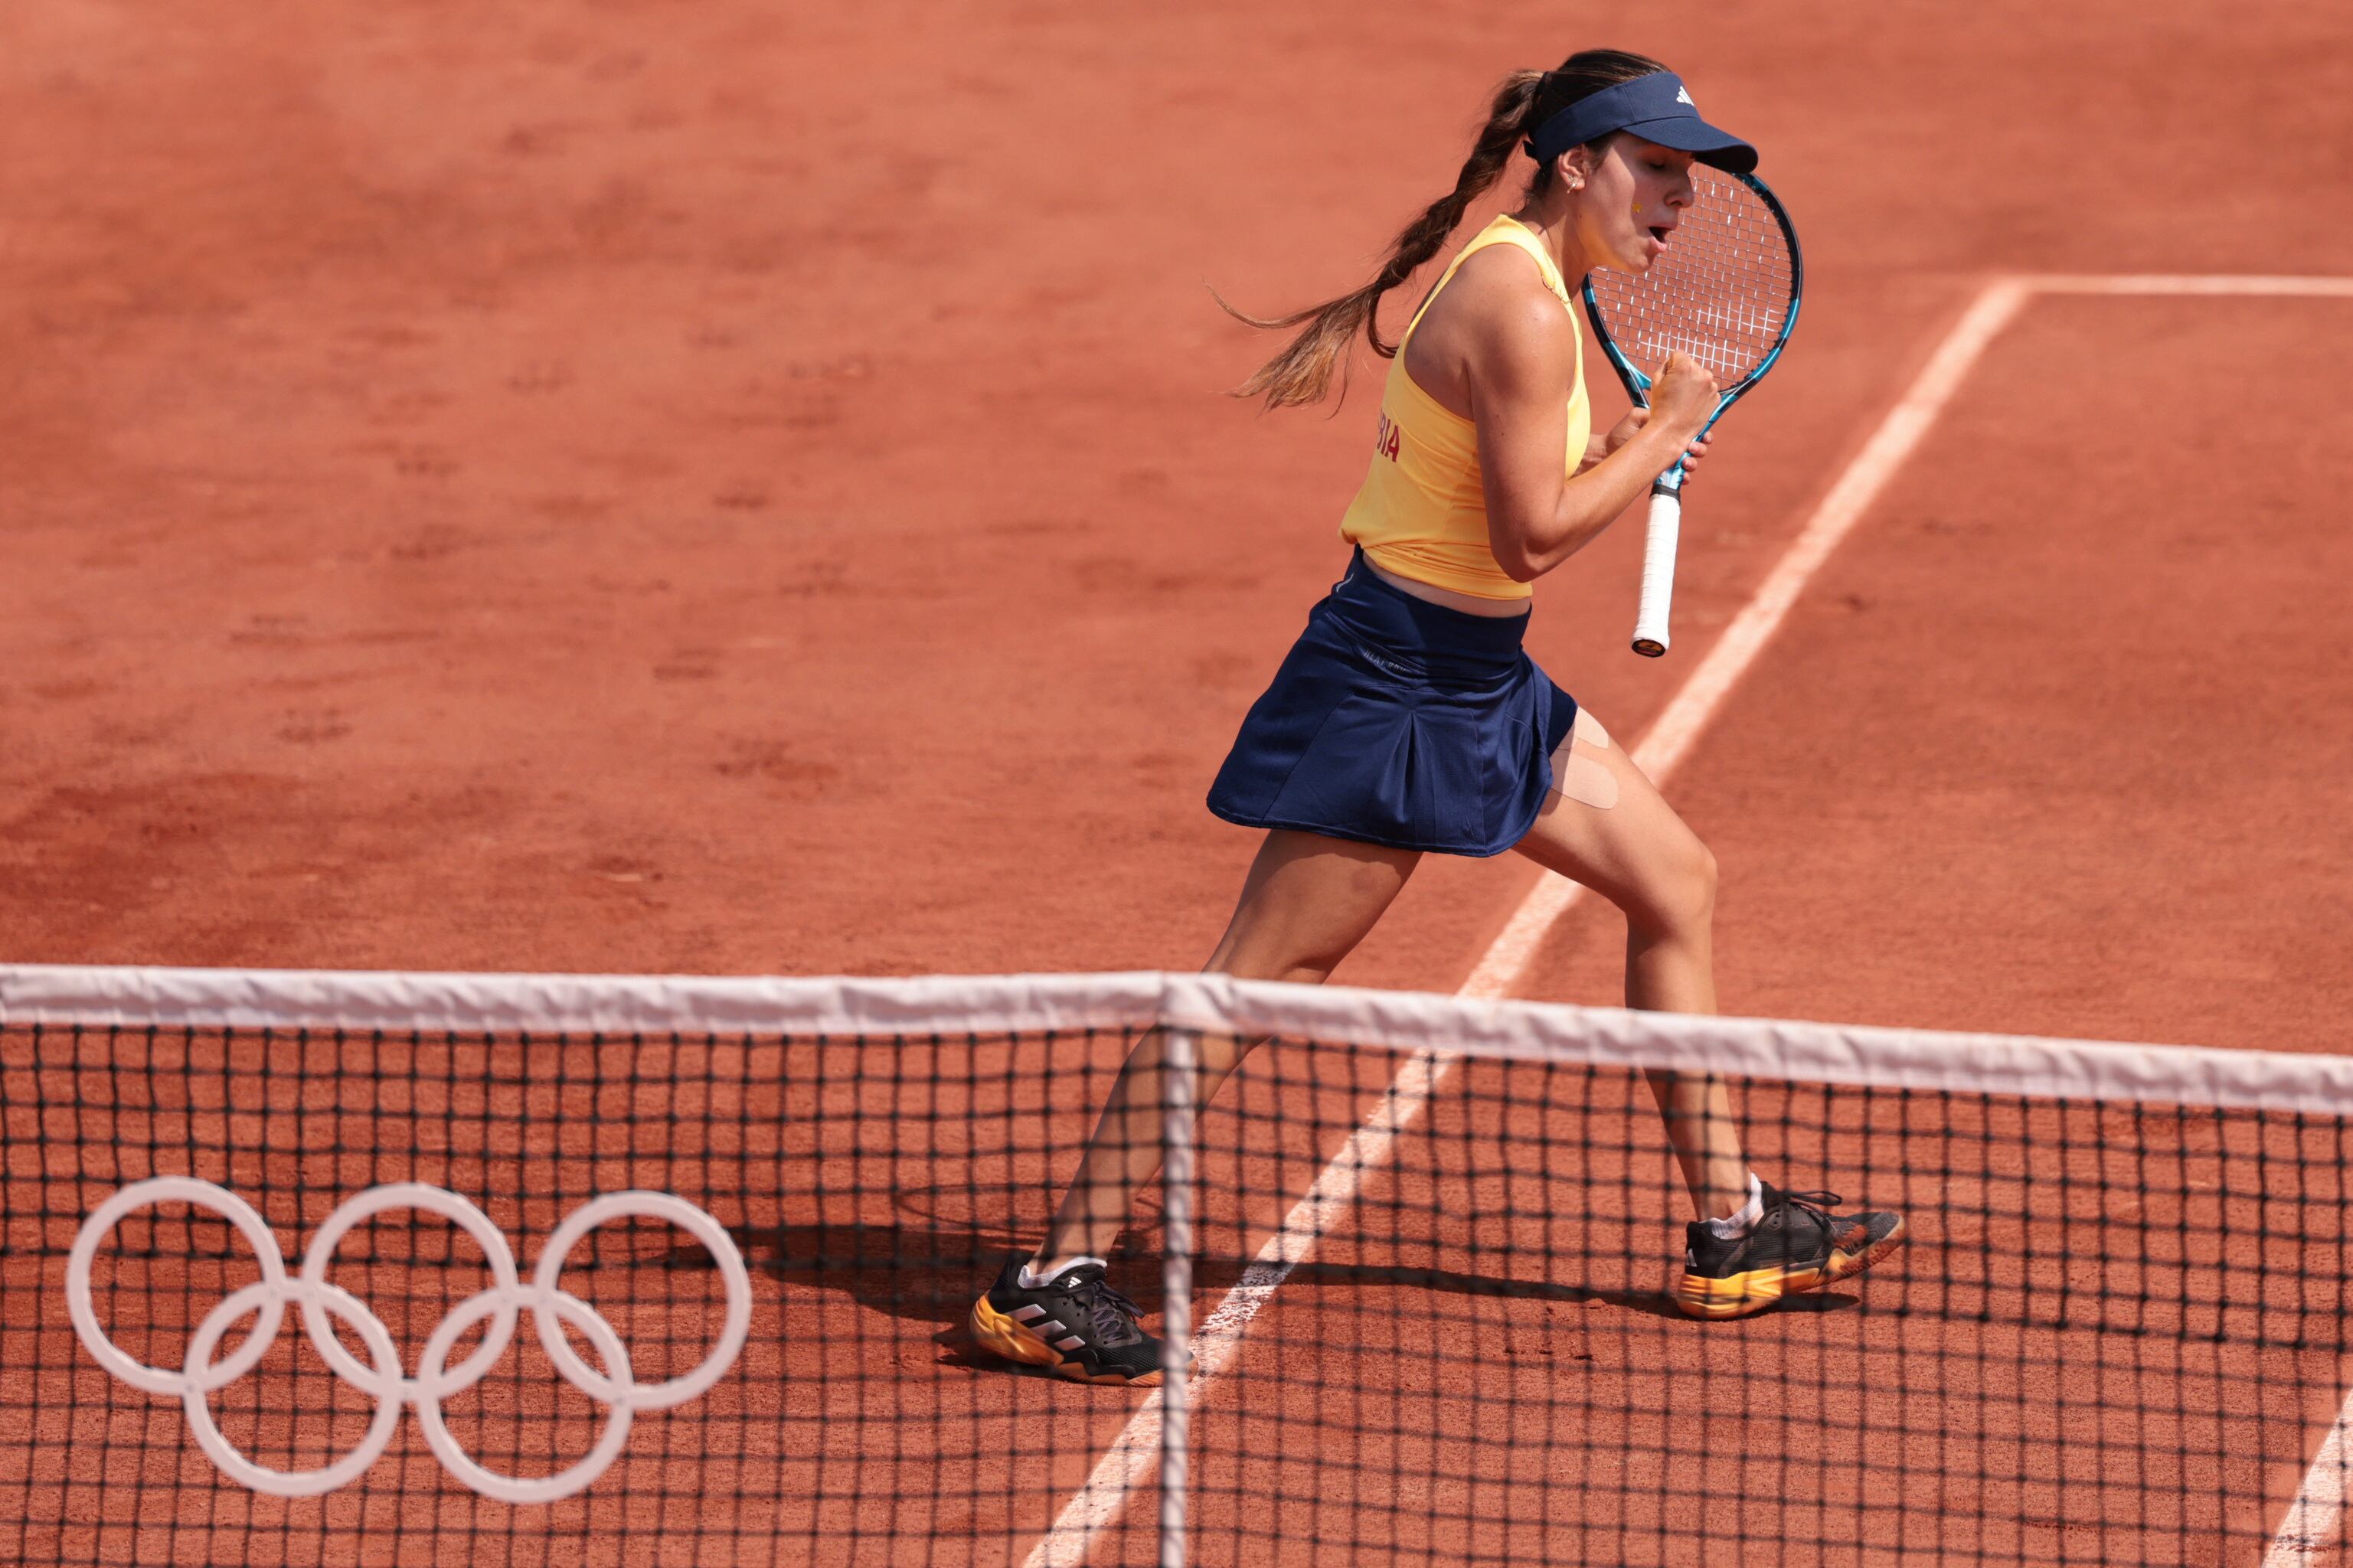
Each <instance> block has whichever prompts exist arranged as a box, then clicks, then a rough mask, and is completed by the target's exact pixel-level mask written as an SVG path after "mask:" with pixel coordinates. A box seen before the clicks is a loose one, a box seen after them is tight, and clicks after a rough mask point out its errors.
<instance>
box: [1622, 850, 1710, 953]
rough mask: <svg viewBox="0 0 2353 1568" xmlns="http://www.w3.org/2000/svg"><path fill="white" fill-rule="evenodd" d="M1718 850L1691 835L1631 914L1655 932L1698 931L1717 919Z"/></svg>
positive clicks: (1650, 883)
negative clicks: (1639, 905)
mask: <svg viewBox="0 0 2353 1568" xmlns="http://www.w3.org/2000/svg"><path fill="white" fill-rule="evenodd" d="M1715 884H1716V868H1715V851H1714V850H1712V849H1710V848H1709V847H1707V846H1706V845H1704V844H1703V843H1701V842H1700V841H1699V840H1698V839H1697V838H1693V839H1690V840H1689V841H1688V842H1687V843H1686V844H1685V845H1684V846H1683V847H1681V848H1679V849H1678V850H1677V851H1676V852H1675V854H1674V855H1673V856H1672V858H1670V859H1669V860H1668V861H1667V863H1666V864H1663V865H1662V866H1660V867H1659V868H1657V870H1656V872H1655V874H1654V875H1653V876H1651V878H1649V879H1647V886H1646V887H1645V888H1644V889H1643V891H1644V894H1645V897H1644V898H1643V900H1642V907H1641V908H1640V909H1630V910H1627V911H1626V914H1627V918H1628V919H1630V920H1633V921H1638V922H1640V923H1641V924H1642V925H1643V926H1645V927H1647V928H1648V930H1649V932H1650V934H1651V935H1653V936H1662V937H1674V936H1692V935H1697V934H1699V933H1701V932H1704V931H1706V930H1707V929H1708V927H1709V925H1710V924H1711V923H1713V922H1714V921H1715Z"/></svg>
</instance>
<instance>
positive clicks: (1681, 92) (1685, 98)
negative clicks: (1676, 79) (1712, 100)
mask: <svg viewBox="0 0 2353 1568" xmlns="http://www.w3.org/2000/svg"><path fill="white" fill-rule="evenodd" d="M1675 101H1676V102H1677V103H1691V106H1692V107H1693V108H1694V109H1697V108H1698V107H1699V105H1698V104H1696V103H1692V96H1691V89H1689V88H1687V87H1679V88H1677V89H1675Z"/></svg>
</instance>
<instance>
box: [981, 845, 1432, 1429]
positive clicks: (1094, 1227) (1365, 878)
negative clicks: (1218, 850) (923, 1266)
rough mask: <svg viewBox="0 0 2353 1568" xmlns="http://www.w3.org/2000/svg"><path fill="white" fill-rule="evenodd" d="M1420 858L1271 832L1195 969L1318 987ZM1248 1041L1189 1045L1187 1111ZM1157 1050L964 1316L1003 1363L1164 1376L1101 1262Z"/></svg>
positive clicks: (1114, 1379) (1132, 1164) (1129, 1074)
mask: <svg viewBox="0 0 2353 1568" xmlns="http://www.w3.org/2000/svg"><path fill="white" fill-rule="evenodd" d="M1419 859H1420V856H1419V853H1418V852H1416V851H1413V850H1408V849H1388V848H1383V847H1379V846H1377V845H1371V844H1358V843H1354V842H1351V841H1349V840H1346V839H1340V838H1326V837H1322V836H1320V835H1317V834H1313V833H1294V832H1289V831H1282V830H1278V831H1275V832H1271V833H1269V834H1268V835H1267V836H1266V841H1265V842H1264V843H1263V844H1261V846H1260V847H1259V852H1258V857H1257V858H1256V859H1255V860H1254V861H1253V862H1252V863H1251V865H1250V875H1249V876H1248V877H1247V878H1246V879H1244V880H1243V883H1242V892H1241V898H1240V900H1239V901H1238V902H1237V904H1236V906H1235V909H1234V914H1233V918H1232V920H1230V921H1228V922H1227V925H1226V932H1225V935H1224V936H1223V937H1222V938H1221V939H1220V940H1219V942H1218V946H1217V950H1216V952H1212V953H1211V954H1210V955H1209V961H1208V963H1206V964H1205V965H1203V968H1204V969H1205V970H1208V971H1210V972H1213V973H1227V974H1237V975H1241V976H1243V977H1245V978H1248V979H1253V980H1291V981H1301V982H1307V983H1319V982H1321V981H1323V980H1324V978H1325V977H1326V976H1327V975H1329V974H1330V973H1332V971H1333V969H1334V968H1335V966H1336V965H1337V964H1338V963H1339V962H1340V961H1341V960H1342V959H1343V958H1345V957H1346V956H1347V955H1348V954H1349V952H1351V951H1353V950H1354V949H1355V947H1356V943H1358V942H1361V941H1363V940H1364V938H1365V934H1366V932H1367V931H1371V930H1372V929H1373V926H1374V924H1375V922H1377V921H1378V920H1379V919H1380V918H1381V914H1382V912H1383V911H1384V910H1387V909H1388V907H1389V904H1390V902H1391V901H1392V900H1395V899H1396V897H1397V895H1398V890H1399V889H1402V888H1403V887H1404V886H1405V882H1406V879H1407V878H1408V877H1409V876H1410V875H1411V874H1412V872H1413V868H1414V865H1415V863H1416V862H1417V861H1419ZM1256 1043H1257V1042H1255V1041H1238V1040H1235V1039H1233V1038H1231V1037H1220V1036H1215V1035H1208V1036H1203V1037H1201V1038H1200V1039H1199V1040H1198V1046H1197V1050H1198V1058H1199V1071H1198V1075H1197V1077H1196V1078H1195V1080H1194V1082H1195V1088H1194V1103H1195V1104H1196V1105H1207V1104H1208V1102H1209V1100H1210V1099H1211V1097H1212V1096H1214V1095H1215V1094H1216V1093H1217V1092H1218V1089H1219V1085H1221V1084H1223V1083H1224V1082H1225V1080H1226V1079H1227V1077H1228V1076H1229V1074H1231V1073H1232V1071H1233V1070H1234V1068H1235V1067H1236V1066H1237V1065H1238V1064H1239V1063H1240V1060H1241V1058H1242V1057H1243V1056H1245V1055H1246V1054H1248V1052H1249V1050H1250V1047H1251V1046H1253V1045H1255V1044H1256ZM1163 1103H1164V1101H1163V1099H1162V1088H1161V1037H1160V1034H1159V1032H1158V1031H1156V1030H1155V1031H1152V1032H1150V1033H1147V1034H1146V1035H1145V1037H1143V1039H1141V1040H1140V1041H1139V1042H1138V1043H1137V1044H1136V1046H1135V1047H1134V1050H1132V1051H1130V1052H1129V1053H1128V1058H1127V1061H1126V1064H1125V1065H1124V1067H1122V1068H1121V1069H1120V1075H1119V1079H1118V1080H1117V1081H1116V1082H1115V1083H1114V1084H1113V1086H1112V1091H1111V1097H1110V1100H1109V1101H1108V1102H1107V1103H1106V1104H1105V1105H1104V1107H1103V1115H1102V1117H1101V1119H1100V1120H1099V1121H1097V1122H1096V1124H1095V1130H1094V1134H1093V1136H1092V1137H1091V1138H1090V1139H1088V1141H1087V1146H1086V1149H1085V1151H1084V1152H1083V1153H1082V1155H1081V1156H1080V1160H1079V1169H1078V1173H1077V1174H1076V1175H1074V1176H1073V1177H1072V1178H1071V1184H1070V1187H1069V1188H1068V1189H1067V1190H1066V1191H1065V1192H1064V1194H1063V1195H1062V1201H1061V1205H1060V1207H1059V1208H1058V1209H1057V1210H1056V1211H1055V1215H1054V1220H1053V1223H1052V1224H1051V1225H1050V1226H1049V1227H1048V1228H1047V1231H1046V1237H1045V1240H1044V1242H1043V1243H1042V1244H1041V1245H1040V1246H1039V1248H1038V1250H1037V1252H1036V1253H1034V1254H1033V1255H1032V1256H1031V1257H1029V1258H1027V1259H1024V1260H1018V1261H1016V1262H1014V1263H1009V1264H1008V1265H1007V1266H1006V1268H1005V1271H1004V1273H1003V1274H1001V1275H1000V1276H999V1277H998V1279H997V1283H996V1284H995V1285H994V1286H992V1287H991V1288H990V1289H989V1291H988V1293H987V1295H986V1296H984V1297H983V1298H982V1299H981V1300H980V1302H979V1303H978V1304H977V1305H976V1306H975V1307H974V1309H973V1331H974V1334H975V1335H976V1337H977V1338H978V1339H979V1340H980V1342H981V1343H983V1344H984V1345H987V1347H988V1348H989V1349H991V1350H993V1351H995V1352H997V1353H998V1354H1000V1355H1004V1356H1008V1357H1010V1358H1012V1359H1013V1360H1016V1361H1022V1362H1029V1363H1032V1364H1035V1365H1041V1366H1050V1367H1052V1368H1054V1369H1055V1370H1056V1371H1058V1372H1060V1373H1062V1374H1063V1375H1064V1376H1067V1377H1073V1378H1078V1379H1081V1380H1083V1381H1089V1382H1099V1383H1125V1382H1130V1381H1133V1380H1134V1379H1137V1378H1140V1377H1145V1376H1149V1375H1150V1374H1152V1373H1155V1372H1157V1371H1158V1370H1159V1365H1160V1346H1159V1343H1158V1342H1157V1341H1155V1340H1153V1339H1151V1338H1149V1337H1148V1336H1146V1335H1145V1334H1144V1332H1143V1331H1141V1330H1140V1329H1138V1328H1136V1327H1135V1316H1136V1314H1135V1310H1134V1304H1133V1303H1131V1302H1130V1301H1128V1300H1127V1299H1126V1298H1125V1297H1124V1296H1122V1295H1120V1294H1119V1293H1118V1292H1117V1291H1116V1290H1114V1289H1112V1288H1111V1287H1110V1286H1109V1285H1108V1284H1107V1283H1106V1282H1105V1280H1104V1278H1103V1272H1104V1268H1103V1258H1105V1257H1106V1256H1107V1255H1108V1254H1109V1253H1110V1251H1111V1248H1112V1245H1113V1242H1115V1241H1116V1240H1117V1239H1118V1237H1119V1232H1120V1227H1121V1226H1123V1225H1124V1224H1125V1223H1126V1220H1127V1213H1128V1210H1129V1208H1130V1207H1131V1206H1132V1205H1134V1200H1135V1194H1136V1192H1137V1191H1138V1189H1140V1188H1141V1187H1143V1185H1144V1184H1145V1183H1146V1182H1149V1181H1150V1180H1151V1179H1152V1177H1153V1175H1154V1173H1155V1172H1157V1171H1158V1170H1159V1168H1160V1152H1161V1150H1160V1119H1161V1106H1162V1104H1163Z"/></svg>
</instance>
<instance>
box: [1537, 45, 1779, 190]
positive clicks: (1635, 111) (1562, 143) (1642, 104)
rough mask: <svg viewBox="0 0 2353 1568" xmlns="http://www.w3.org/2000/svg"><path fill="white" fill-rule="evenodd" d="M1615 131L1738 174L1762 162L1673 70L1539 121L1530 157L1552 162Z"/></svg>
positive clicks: (1600, 94) (1603, 93) (1590, 95)
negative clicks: (1710, 115)
mask: <svg viewBox="0 0 2353 1568" xmlns="http://www.w3.org/2000/svg"><path fill="white" fill-rule="evenodd" d="M1613 131H1623V132H1626V133H1627V134H1629V135H1631V136H1640V137H1641V139H1642V140H1643V141H1645V142H1657V143H1658V144H1659V145H1660V146H1662V147H1672V148H1674V149H1675V150H1676V151H1677V152H1682V153H1692V154H1693V155H1694V156H1695V157H1696V158H1698V160H1699V161H1700V162H1701V163H1712V164H1714V165H1715V167H1717V168H1719V169H1728V170H1730V171H1731V172H1732V173H1734V174H1747V173H1749V172H1750V171H1751V170H1753V169H1755V168H1756V167H1757V149H1756V148H1754V147H1751V146H1750V145H1749V144H1748V143H1747V142H1743V141H1742V140H1741V139H1740V138H1739V137H1737V136H1735V135H1733V134H1732V133H1731V132H1728V131H1718V130H1717V129H1716V128H1715V126H1713V125H1710V124H1709V123H1708V122H1707V121H1704V120H1702V119H1701V118H1700V117H1699V108H1698V106H1697V105H1695V104H1694V103H1693V102H1692V96H1691V89H1689V88H1686V87H1685V86H1683V78H1681V77H1679V76H1677V75H1676V74H1675V73H1674V72H1672V71H1652V72H1651V74H1650V75H1648V76H1638V77H1636V78H1635V79H1633V80H1631V81H1621V82H1619V83H1617V84H1616V85H1615V86H1611V87H1605V88H1603V89H1601V90H1600V91H1599V92H1595V93H1588V94H1587V95H1586V96H1585V97H1583V98H1580V99H1578V100H1577V101H1576V102H1575V103H1572V104H1570V105H1569V106H1568V107H1567V109H1564V110H1561V111H1560V112H1559V113H1558V114H1556V115H1554V116H1553V117H1552V118H1551V119H1549V120H1547V121H1545V122H1544V123H1543V124H1542V125H1539V126H1537V127H1536V129H1535V134H1534V135H1532V136H1530V137H1529V138H1528V139H1527V142H1525V146H1526V148H1527V153H1528V156H1529V157H1531V158H1534V159H1535V161H1536V162H1537V163H1551V162H1552V161H1553V160H1554V159H1555V158H1557V157H1559V156H1560V155H1561V154H1562V153H1566V152H1567V151H1568V150H1569V149H1570V148H1571V147H1582V146H1583V145H1585V143H1587V142H1599V141H1600V140H1601V138H1603V137H1604V136H1607V135H1609V133H1610V132H1613Z"/></svg>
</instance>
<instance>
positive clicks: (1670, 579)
mask: <svg viewBox="0 0 2353 1568" xmlns="http://www.w3.org/2000/svg"><path fill="white" fill-rule="evenodd" d="M1682 533H1683V497H1682V496H1681V495H1680V494H1679V493H1677V492H1676V491H1674V490H1669V489H1656V490H1652V491H1651V531H1650V534H1649V536H1648V537H1647V538H1646V539H1645V540H1644V542H1643V544H1642V604H1641V609H1639V610H1638V611H1637V612H1636V613H1635V616H1634V651H1635V652H1636V653H1639V654H1641V656H1642V657H1643V658H1658V657H1659V656H1660V655H1661V654H1663V653H1665V652H1666V651H1667V611H1668V610H1669V609H1670V608H1671V607H1672V605H1673V604H1674V600H1675V542H1676V541H1677V539H1678V538H1679V537H1680V536H1681V535H1682Z"/></svg>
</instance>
